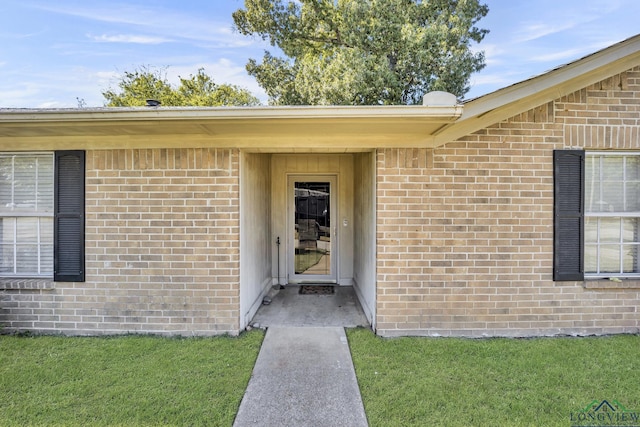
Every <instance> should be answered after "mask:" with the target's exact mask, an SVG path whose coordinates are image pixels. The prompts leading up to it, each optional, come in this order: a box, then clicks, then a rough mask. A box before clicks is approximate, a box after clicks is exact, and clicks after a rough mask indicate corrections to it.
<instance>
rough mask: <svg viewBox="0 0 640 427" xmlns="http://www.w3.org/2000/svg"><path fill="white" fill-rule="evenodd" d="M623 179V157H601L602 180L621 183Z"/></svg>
mask: <svg viewBox="0 0 640 427" xmlns="http://www.w3.org/2000/svg"><path fill="white" fill-rule="evenodd" d="M623 178H624V169H623V157H621V156H603V157H602V180H603V181H605V182H607V181H622V180H623Z"/></svg>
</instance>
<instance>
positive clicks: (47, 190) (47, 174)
mask: <svg viewBox="0 0 640 427" xmlns="http://www.w3.org/2000/svg"><path fill="white" fill-rule="evenodd" d="M37 200H38V211H39V212H53V157H51V156H43V157H41V158H39V159H38V191H37Z"/></svg>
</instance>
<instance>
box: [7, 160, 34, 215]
mask: <svg viewBox="0 0 640 427" xmlns="http://www.w3.org/2000/svg"><path fill="white" fill-rule="evenodd" d="M36 170H37V169H36V159H35V158H31V157H23V156H16V158H15V160H14V190H13V202H14V204H15V207H16V208H19V209H30V210H35V208H36V176H37V174H36Z"/></svg>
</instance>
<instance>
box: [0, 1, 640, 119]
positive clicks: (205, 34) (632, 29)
mask: <svg viewBox="0 0 640 427" xmlns="http://www.w3.org/2000/svg"><path fill="white" fill-rule="evenodd" d="M483 3H485V4H487V5H488V6H489V13H488V15H487V16H486V17H485V18H483V19H482V20H481V21H480V22H479V23H478V24H477V26H478V27H480V28H486V29H488V30H489V34H488V35H487V36H486V37H485V38H484V40H483V41H482V42H481V43H480V44H477V45H474V46H473V49H474V50H482V51H484V52H485V55H486V67H485V68H484V69H483V70H482V71H480V72H478V73H475V74H473V75H472V76H471V80H470V85H471V90H470V91H469V92H468V93H467V94H466V96H465V98H466V99H471V98H475V97H478V96H481V95H484V94H487V93H490V92H493V91H495V90H498V89H500V88H503V87H506V86H509V85H511V84H514V83H517V82H520V81H522V80H526V79H528V78H530V77H533V76H535V75H539V74H542V73H544V72H546V71H549V70H551V69H553V68H556V67H558V66H561V65H563V64H567V63H569V62H572V61H574V60H576V59H579V58H582V57H584V56H586V55H589V54H591V53H593V52H596V51H598V50H600V49H603V48H605V47H607V46H610V45H613V44H615V43H617V42H620V41H622V40H625V39H627V38H629V37H632V36H634V35H636V34H638V33H640V21H638V17H640V1H639V0H528V1H523V0H484V1H483ZM243 5H244V1H242V0H182V1H176V0H0V108H75V107H78V106H84V107H101V106H103V105H104V103H105V99H104V97H103V96H102V92H103V91H105V90H107V89H117V84H118V82H119V81H120V76H121V75H122V73H123V72H125V71H135V70H137V69H141V68H143V67H147V68H152V69H156V70H161V71H163V72H165V73H166V76H167V78H168V80H169V81H170V82H171V83H172V84H175V85H177V83H178V82H179V80H178V78H179V76H182V77H189V76H190V75H192V74H195V73H197V71H198V69H200V68H204V71H205V73H206V74H208V75H210V76H212V77H213V79H214V81H215V82H216V83H230V84H235V85H238V86H241V87H243V88H246V89H248V90H250V91H251V92H252V93H253V94H254V95H256V96H257V97H258V98H259V99H261V101H262V102H263V103H265V104H266V102H267V97H266V95H265V93H264V91H263V90H262V89H261V88H260V87H259V86H258V84H257V83H256V81H255V80H254V79H253V78H252V77H251V76H249V75H248V74H247V72H246V70H245V64H246V63H247V61H248V59H249V58H254V59H256V60H258V61H260V60H261V58H262V56H263V52H264V50H272V52H275V51H274V50H273V48H272V47H271V46H270V45H269V44H268V43H267V42H265V41H263V40H262V39H260V38H254V37H247V36H242V35H241V34H239V33H238V32H237V31H234V29H233V18H232V16H231V14H232V13H233V11H235V10H237V9H240V8H242V7H243Z"/></svg>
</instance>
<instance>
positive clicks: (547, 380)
mask: <svg viewBox="0 0 640 427" xmlns="http://www.w3.org/2000/svg"><path fill="white" fill-rule="evenodd" d="M348 338H349V345H350V348H351V353H352V355H353V361H354V365H355V369H356V375H357V377H358V382H359V385H360V389H361V392H362V398H363V401H364V405H365V409H366V412H367V417H368V419H369V423H370V425H371V426H372V427H376V426H425V425H429V426H471V425H473V426H563V427H567V426H570V425H571V424H572V423H571V419H570V417H571V413H572V412H574V413H575V412H577V411H579V410H580V409H582V408H584V407H586V406H587V405H588V404H589V403H590V402H592V401H593V400H600V401H601V400H608V401H609V402H611V401H612V400H618V401H619V402H620V403H622V404H623V405H624V406H625V408H627V409H632V410H635V412H636V413H640V387H639V384H640V370H639V368H638V367H639V364H638V362H639V361H640V336H631V335H624V336H612V337H599V338H593V337H592V338H539V339H484V340H470V339H454V338H396V339H382V338H379V337H376V336H375V335H374V334H373V333H371V332H370V331H368V330H364V329H355V330H350V331H348ZM574 424H575V423H574Z"/></svg>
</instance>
